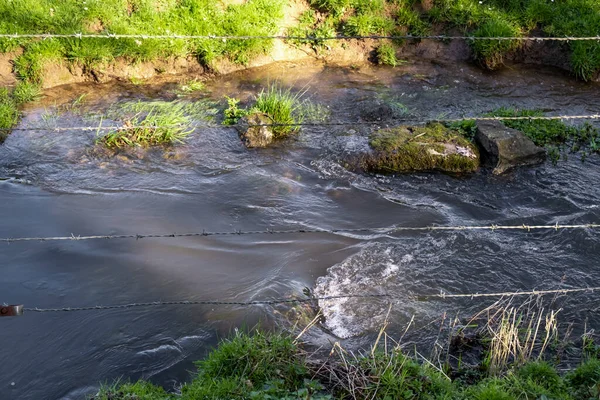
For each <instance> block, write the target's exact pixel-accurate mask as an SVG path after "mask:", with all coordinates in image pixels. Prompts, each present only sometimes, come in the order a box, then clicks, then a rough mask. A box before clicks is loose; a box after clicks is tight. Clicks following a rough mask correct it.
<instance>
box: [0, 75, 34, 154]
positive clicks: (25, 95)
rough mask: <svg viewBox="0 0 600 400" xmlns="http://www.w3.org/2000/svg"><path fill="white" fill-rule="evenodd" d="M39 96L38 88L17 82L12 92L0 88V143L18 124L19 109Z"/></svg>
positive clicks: (30, 84)
mask: <svg viewBox="0 0 600 400" xmlns="http://www.w3.org/2000/svg"><path fill="white" fill-rule="evenodd" d="M40 96H41V91H40V89H39V87H38V86H37V85H35V84H32V83H28V82H19V83H18V84H17V86H16V87H15V88H14V89H13V91H12V92H9V90H8V89H7V88H0V129H2V130H0V143H2V142H4V140H5V139H6V137H7V136H8V135H9V133H10V129H11V128H13V127H14V126H15V125H17V123H18V122H19V117H20V115H21V113H20V112H19V107H20V106H21V105H23V104H25V103H29V102H31V101H35V100H37V99H38V98H39V97H40Z"/></svg>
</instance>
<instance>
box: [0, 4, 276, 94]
mask: <svg viewBox="0 0 600 400" xmlns="http://www.w3.org/2000/svg"><path fill="white" fill-rule="evenodd" d="M283 5H284V1H283V0H275V1H273V0H249V1H248V2H245V3H244V4H235V5H229V6H227V7H222V6H221V5H220V3H219V2H215V1H212V0H182V1H162V2H156V1H152V0H135V1H123V0H88V1H86V2H85V3H81V1H79V0H19V1H14V2H7V1H4V2H0V32H1V33H67V34H68V33H79V32H82V33H116V34H148V35H152V34H160V35H165V34H167V35H168V34H181V35H273V34H275V33H277V31H278V29H279V23H280V21H281V19H282V18H283ZM271 46H272V41H270V40H259V39H255V40H227V41H221V40H181V39H173V40H151V39H118V40H117V39H114V40H95V39H77V38H66V39H48V40H43V41H39V40H24V39H18V40H17V39H3V40H1V41H0V51H9V50H14V49H16V48H18V47H22V48H23V50H24V52H23V54H22V55H21V56H19V57H18V58H17V59H16V60H15V70H16V72H17V74H18V76H19V78H20V79H22V80H26V81H31V82H34V83H40V82H41V79H42V78H43V77H42V71H43V65H44V63H45V62H47V61H50V60H54V59H62V60H68V61H72V62H77V63H80V64H83V65H86V66H93V65H96V64H98V63H102V62H110V61H112V60H114V59H115V58H117V57H125V58H127V59H129V60H131V61H132V62H135V61H144V60H153V59H157V58H166V57H170V56H180V57H184V56H188V55H195V56H197V57H198V58H199V59H200V60H201V61H202V62H203V63H205V64H207V65H210V64H211V63H212V62H213V61H215V60H216V59H217V58H219V57H227V58H229V59H231V60H232V61H233V62H236V63H240V64H245V63H247V62H249V60H250V59H251V58H252V57H254V56H256V55H258V54H262V53H265V52H268V50H269V49H270V48H271Z"/></svg>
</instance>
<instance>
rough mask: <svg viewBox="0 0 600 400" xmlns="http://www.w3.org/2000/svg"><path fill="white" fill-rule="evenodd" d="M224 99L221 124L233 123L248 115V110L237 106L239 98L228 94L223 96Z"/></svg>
mask: <svg viewBox="0 0 600 400" xmlns="http://www.w3.org/2000/svg"><path fill="white" fill-rule="evenodd" d="M225 99H227V108H226V109H225V111H224V112H223V113H224V115H225V119H224V120H223V125H235V124H237V122H238V121H239V120H240V119H241V118H243V117H245V116H246V115H248V110H246V109H245V108H240V107H239V103H240V100H239V99H236V98H234V97H229V96H225Z"/></svg>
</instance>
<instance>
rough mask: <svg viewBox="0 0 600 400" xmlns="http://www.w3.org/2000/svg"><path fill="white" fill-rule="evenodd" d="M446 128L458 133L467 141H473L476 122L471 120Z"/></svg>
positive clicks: (453, 123)
mask: <svg viewBox="0 0 600 400" xmlns="http://www.w3.org/2000/svg"><path fill="white" fill-rule="evenodd" d="M448 127H449V128H451V129H454V130H456V131H458V132H460V133H461V134H462V135H463V136H464V137H465V138H467V139H468V140H469V141H471V142H474V141H475V134H476V133H477V122H475V121H473V120H464V121H460V122H452V123H450V124H448Z"/></svg>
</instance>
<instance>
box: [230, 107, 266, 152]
mask: <svg viewBox="0 0 600 400" xmlns="http://www.w3.org/2000/svg"><path fill="white" fill-rule="evenodd" d="M272 123H273V120H272V119H271V117H269V116H268V115H267V114H264V113H261V112H255V113H252V114H249V115H247V116H245V117H243V118H242V119H240V120H239V121H238V123H237V125H236V129H237V131H238V133H239V134H240V138H241V139H242V142H243V143H244V145H246V147H248V148H254V147H267V146H268V145H270V144H271V143H272V142H273V130H272V129H271V127H270V126H266V125H269V124H272Z"/></svg>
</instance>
